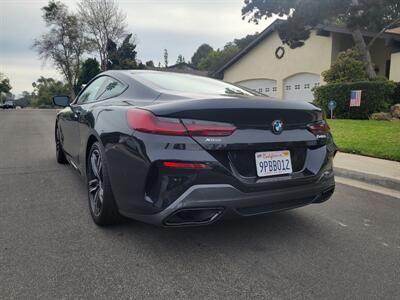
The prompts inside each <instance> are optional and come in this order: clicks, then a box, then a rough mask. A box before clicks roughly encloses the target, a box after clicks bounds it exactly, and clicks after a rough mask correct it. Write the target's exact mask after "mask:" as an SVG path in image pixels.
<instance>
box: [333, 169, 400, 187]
mask: <svg viewBox="0 0 400 300" xmlns="http://www.w3.org/2000/svg"><path fill="white" fill-rule="evenodd" d="M334 171H335V175H337V176H340V177H344V178H350V179H354V180H359V181H363V182H366V183H370V184H375V185H380V186H383V187H386V188H389V189H392V190H397V191H400V178H399V179H397V178H390V177H383V176H379V175H375V174H369V173H362V172H357V171H353V170H348V169H343V168H336V167H335V168H334Z"/></svg>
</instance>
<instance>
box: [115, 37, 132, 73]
mask: <svg viewBox="0 0 400 300" xmlns="http://www.w3.org/2000/svg"><path fill="white" fill-rule="evenodd" d="M131 38H132V33H131V34H128V35H127V36H126V37H125V38H124V40H123V41H122V44H121V46H119V48H118V50H117V54H118V58H119V68H120V69H135V68H136V67H137V62H136V54H137V52H136V51H135V49H136V44H135V42H136V38H135V37H133V39H132V41H131Z"/></svg>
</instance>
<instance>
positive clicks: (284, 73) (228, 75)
mask: <svg viewBox="0 0 400 300" xmlns="http://www.w3.org/2000/svg"><path fill="white" fill-rule="evenodd" d="M279 46H282V42H281V40H280V38H279V36H278V34H277V33H276V32H274V33H272V34H271V35H270V36H269V37H268V38H266V39H265V40H264V41H262V42H261V43H260V44H258V45H257V46H256V47H255V48H254V49H252V51H250V52H249V53H247V54H246V55H245V56H244V57H242V58H241V59H240V60H239V61H237V62H236V63H235V64H234V65H232V66H231V67H229V68H228V69H227V70H225V72H224V80H225V81H228V82H238V81H243V80H248V79H263V78H264V79H273V80H276V81H277V87H278V92H277V97H278V98H282V95H283V80H284V79H285V78H287V77H289V76H292V75H294V74H297V73H303V72H307V73H314V74H321V72H323V71H325V70H327V69H329V67H330V65H331V53H332V38H331V37H326V36H318V35H316V34H315V32H312V33H311V36H310V38H309V39H308V40H307V41H306V43H305V45H304V46H303V47H300V48H297V49H290V48H289V47H288V46H286V45H285V46H284V48H285V51H286V53H285V56H284V57H283V58H282V59H277V58H276V57H275V50H276V48H277V47H279ZM321 81H322V78H321Z"/></svg>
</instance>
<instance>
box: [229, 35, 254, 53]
mask: <svg viewBox="0 0 400 300" xmlns="http://www.w3.org/2000/svg"><path fill="white" fill-rule="evenodd" d="M257 36H258V32H256V33H255V34H248V35H246V36H245V37H243V38H240V39H234V40H233V42H234V43H235V45H236V46H238V47H239V49H240V50H242V49H244V48H246V47H247V46H248V45H249V44H250V43H251V42H252V41H254V40H255V39H256V37H257Z"/></svg>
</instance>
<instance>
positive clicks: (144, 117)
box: [127, 109, 236, 136]
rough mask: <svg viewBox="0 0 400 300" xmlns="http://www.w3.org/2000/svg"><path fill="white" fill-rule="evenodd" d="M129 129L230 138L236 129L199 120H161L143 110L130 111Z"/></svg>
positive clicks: (164, 133) (229, 125)
mask: <svg viewBox="0 0 400 300" xmlns="http://www.w3.org/2000/svg"><path fill="white" fill-rule="evenodd" d="M127 118H128V124H129V127H131V128H132V129H135V130H137V131H141V132H146V133H153V134H162V135H176V136H183V135H189V136H228V135H231V134H232V133H233V132H234V131H235V130H236V127H235V126H233V125H231V124H226V123H218V122H206V121H198V120H182V122H183V124H182V122H181V120H179V119H174V118H161V117H157V116H155V115H153V114H152V113H151V112H149V111H147V110H143V109H130V110H129V111H128V114H127Z"/></svg>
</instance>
